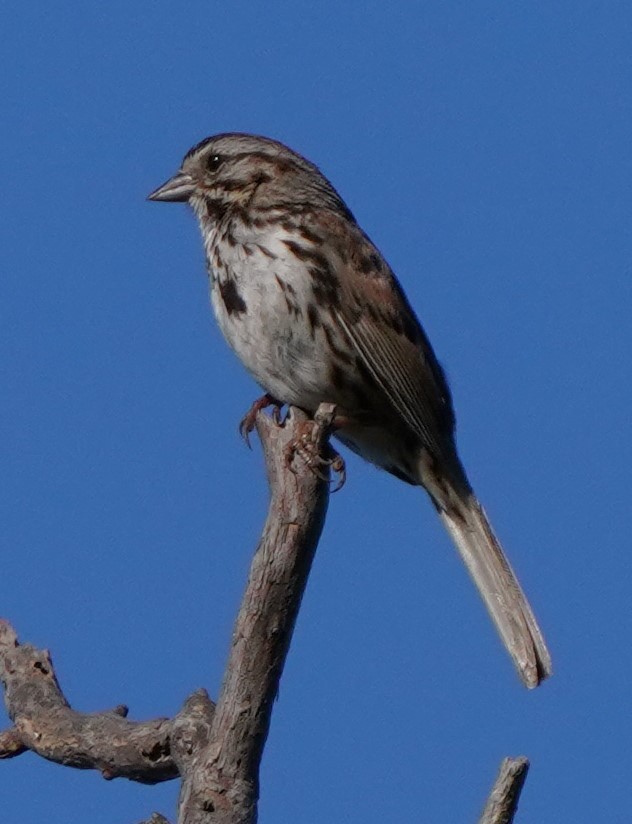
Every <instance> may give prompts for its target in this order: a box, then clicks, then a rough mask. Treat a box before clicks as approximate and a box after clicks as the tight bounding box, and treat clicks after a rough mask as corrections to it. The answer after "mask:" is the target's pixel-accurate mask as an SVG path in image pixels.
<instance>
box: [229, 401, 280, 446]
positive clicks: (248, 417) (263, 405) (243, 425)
mask: <svg viewBox="0 0 632 824" xmlns="http://www.w3.org/2000/svg"><path fill="white" fill-rule="evenodd" d="M268 406H273V407H274V409H273V411H272V420H273V421H274V422H275V423H276V424H279V425H280V424H281V407H282V406H283V404H282V403H279V401H278V400H277V399H276V398H273V397H272V395H268V393H267V392H266V394H265V395H262V396H261V397H260V398H257V400H256V401H255V402H254V403H253V405H252V406H251V407H250V409H249V410H248V411H247V412H246V414H245V415H244V417H243V418H242V419H241V422H240V424H239V434H240V435H241V437H242V438H243V439H244V440H245V441H246V445H247V446H248V448H249V449H252V446H251V444H250V433H251V432H252V430H253V429H254V428H255V424H256V422H257V415H258V414H259V412H261V410H262V409H267V407H268Z"/></svg>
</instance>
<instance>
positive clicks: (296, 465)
mask: <svg viewBox="0 0 632 824" xmlns="http://www.w3.org/2000/svg"><path fill="white" fill-rule="evenodd" d="M333 411H334V408H333V406H328V407H327V408H325V407H324V405H323V406H321V408H320V409H319V411H318V413H317V414H316V421H315V422H310V421H308V420H307V419H306V418H305V416H304V415H302V413H298V414H297V413H295V412H293V417H294V420H293V425H292V426H285V427H278V426H276V425H275V424H274V422H273V421H271V420H270V418H268V417H266V416H264V415H259V416H258V419H257V430H258V432H259V437H260V438H261V442H262V444H263V451H264V455H265V460H266V466H267V470H268V481H269V484H270V491H271V499H270V507H269V510H268V517H267V520H266V524H265V527H264V530H263V534H262V536H261V540H260V542H259V546H258V547H257V551H256V553H255V556H254V559H253V562H252V566H251V568H250V577H249V579H248V584H247V586H246V592H245V594H244V598H243V601H242V604H241V608H240V610H239V615H238V617H237V622H236V624H235V628H234V631H233V639H232V646H231V652H230V658H229V661H228V667H227V669H226V673H225V676H224V683H223V686H222V691H221V695H220V697H219V700H218V702H217V708H216V712H215V717H214V719H213V725H212V728H211V733H210V740H209V743H208V745H207V747H206V748H205V750H204V751H203V752H202V753H200V756H199V759H198V761H197V763H196V766H195V769H193V770H190V771H189V772H187V774H185V776H184V780H183V786H182V795H181V807H180V816H179V819H178V820H179V821H180V822H181V824H251V822H255V821H256V820H257V811H256V805H257V799H258V797H259V763H260V761H261V755H262V752H263V746H264V744H265V741H266V738H267V735H268V728H269V725H270V716H271V713H272V704H273V701H274V699H275V697H276V694H277V691H278V687H279V679H280V677H281V672H282V671H283V665H284V663H285V657H286V655H287V651H288V647H289V644H290V640H291V637H292V631H293V629H294V623H295V621H296V616H297V614H298V610H299V607H300V604H301V599H302V597H303V592H304V590H305V586H306V584H307V577H308V575H309V571H310V568H311V565H312V560H313V557H314V553H315V551H316V546H317V544H318V540H319V538H320V533H321V530H322V527H323V523H324V520H325V513H326V510H327V502H328V498H329V492H328V483H327V478H328V476H329V471H328V468H327V467H325V469H326V474H325V475H323V473H322V472H320V471H318V472H315V471H314V468H312V469H310V468H309V467H308V466H306V464H305V460H304V459H303V458H301V457H297V456H295V457H294V461H293V463H292V465H291V466H290V464H289V460H288V459H289V458H290V456H291V454H292V452H293V451H295V450H294V447H295V446H296V445H297V442H305V443H306V444H309V445H310V446H311V450H310V452H311V454H314V456H315V458H316V460H317V459H318V456H319V455H321V454H322V453H323V451H324V450H325V447H326V442H327V436H328V433H329V426H330V424H331V421H332V418H333ZM319 468H320V469H322V468H323V467H322V466H320V467H319Z"/></svg>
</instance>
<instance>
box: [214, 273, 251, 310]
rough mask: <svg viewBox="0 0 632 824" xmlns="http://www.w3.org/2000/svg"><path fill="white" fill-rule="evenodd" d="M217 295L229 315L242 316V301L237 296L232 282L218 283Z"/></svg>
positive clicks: (237, 293)
mask: <svg viewBox="0 0 632 824" xmlns="http://www.w3.org/2000/svg"><path fill="white" fill-rule="evenodd" d="M218 286H219V293H220V296H221V298H222V301H223V302H224V306H225V307H226V311H227V312H228V314H229V315H242V314H243V313H244V312H245V311H246V308H247V307H246V304H245V303H244V299H243V298H242V296H241V295H240V294H239V292H238V290H237V287H236V286H235V281H234V280H231V279H229V280H220V281H218Z"/></svg>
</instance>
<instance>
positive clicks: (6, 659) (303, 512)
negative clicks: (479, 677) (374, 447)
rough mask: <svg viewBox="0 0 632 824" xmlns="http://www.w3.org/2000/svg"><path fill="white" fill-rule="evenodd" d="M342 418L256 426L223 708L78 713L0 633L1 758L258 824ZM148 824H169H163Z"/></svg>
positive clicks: (491, 816) (200, 819) (515, 771)
mask: <svg viewBox="0 0 632 824" xmlns="http://www.w3.org/2000/svg"><path fill="white" fill-rule="evenodd" d="M333 413H334V408H333V406H331V405H323V406H321V407H320V409H319V410H318V412H317V414H316V416H315V420H314V421H310V420H308V419H307V417H306V416H305V415H304V414H303V413H302V412H300V411H297V410H292V412H291V415H290V417H289V419H288V420H287V421H286V422H285V423H284V424H283V425H281V426H280V425H279V424H277V423H276V422H275V421H274V420H272V419H270V418H268V417H267V416H265V415H263V414H262V413H259V415H258V416H257V430H258V432H259V436H260V439H261V443H262V445H263V452H264V457H265V461H266V467H267V471H268V480H269V485H270V492H271V498H270V505H269V509H268V516H267V520H266V524H265V527H264V530H263V534H262V536H261V539H260V541H259V545H258V547H257V550H256V552H255V555H254V558H253V561H252V565H251V569H250V575H249V579H248V584H247V586H246V591H245V594H244V598H243V601H242V604H241V608H240V611H239V615H238V617H237V621H236V623H235V628H234V631H233V638H232V644H231V650H230V656H229V661H228V665H227V668H226V672H225V676H224V682H223V686H222V690H221V694H220V697H219V700H218V703H217V706H215V705H214V704H213V702H212V701H211V700H210V699H209V697H208V695H207V694H206V692H205V691H204V690H199V691H198V692H196V693H194V694H193V695H191V696H190V697H189V698H188V699H187V701H186V702H185V704H184V706H183V708H182V710H181V711H180V712H179V713H178V714H177V715H176V716H175V717H174V718H173V719H166V718H160V719H155V720H153V721H145V722H133V721H129V720H128V719H127V718H126V715H127V708H126V707H123V706H119V707H116V708H114V709H113V710H110V711H108V712H102V713H97V714H85V713H80V712H76V711H75V710H73V709H72V708H71V707H70V705H69V704H68V701H67V700H66V698H65V697H64V695H63V693H62V691H61V688H60V686H59V684H58V682H57V678H56V676H55V672H54V670H53V665H52V661H51V657H50V655H49V653H48V652H47V651H46V650H39V649H36V648H35V647H33V646H31V645H28V644H24V645H20V644H19V643H18V640H17V636H16V633H15V631H14V630H13V628H12V627H11V626H10V625H9V624H8V623H7V622H0V680H2V683H3V684H4V688H5V702H6V706H7V710H8V713H9V717H10V718H11V720H12V722H13V727H12V728H10V729H9V730H6V731H4V732H2V733H0V758H12V757H16V756H18V755H20V754H21V753H22V752H25V751H27V750H32V751H33V752H35V753H38V754H39V755H41V756H42V757H43V758H46V759H48V760H51V761H55V762H57V763H60V764H65V765H67V766H73V767H78V768H79V769H96V770H99V771H100V772H101V774H102V775H103V776H104V778H107V779H111V778H117V777H124V778H128V779H131V780H133V781H139V782H142V783H146V784H153V783H157V782H159V781H166V780H168V779H171V778H175V777H177V776H180V777H181V779H182V785H181V791H180V798H179V802H178V822H179V824H255V822H256V820H257V801H258V797H259V765H260V761H261V756H262V753H263V748H264V745H265V741H266V738H267V735H268V730H269V726H270V716H271V713H272V706H273V702H274V699H275V697H276V695H277V691H278V687H279V680H280V678H281V673H282V671H283V666H284V663H285V658H286V655H287V652H288V649H289V645H290V641H291V638H292V632H293V629H294V624H295V621H296V617H297V614H298V610H299V607H300V604H301V599H302V596H303V592H304V590H305V586H306V583H307V578H308V575H309V571H310V568H311V564H312V560H313V558H314V553H315V551H316V546H317V544H318V540H319V538H320V534H321V531H322V527H323V524H324V519H325V513H326V510H327V503H328V499H329V487H328V479H329V464H330V463H331V461H330V460H328V458H329V457H330V454H329V453H330V447H329V446H328V442H327V438H328V434H329V429H330V426H331V422H332V420H333ZM527 768H528V762H527V760H526V759H506V760H505V761H504V762H503V764H502V766H501V771H500V774H499V777H498V779H497V781H496V784H495V786H494V789H493V790H492V793H491V795H490V797H489V800H488V802H487V805H486V807H485V811H484V812H483V815H482V817H481V819H480V821H479V824H511V822H512V821H513V816H514V814H515V810H516V807H517V803H518V796H519V794H520V790H521V788H522V784H523V782H524V778H525V776H526V771H527ZM148 822H152V824H157V823H158V822H161V824H164V822H166V819H165V818H163V817H162V816H161V815H159V814H157V813H155V814H154V815H153V816H152V817H151V818H150V819H148Z"/></svg>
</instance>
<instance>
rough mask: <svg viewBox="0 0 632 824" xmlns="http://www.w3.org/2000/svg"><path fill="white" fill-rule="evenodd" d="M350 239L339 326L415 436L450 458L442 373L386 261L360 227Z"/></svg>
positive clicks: (450, 426)
mask: <svg viewBox="0 0 632 824" xmlns="http://www.w3.org/2000/svg"><path fill="white" fill-rule="evenodd" d="M353 230H355V231H353ZM347 231H349V230H348V229H347ZM351 233H352V234H355V237H353V238H352V241H353V242H352V243H351V250H352V251H351V256H350V257H349V258H348V261H347V263H346V265H345V266H344V267H343V271H341V272H340V277H341V281H342V283H343V292H346V293H347V295H348V297H349V300H342V301H340V302H339V303H338V305H337V306H336V307H335V308H334V311H335V313H336V316H337V319H338V322H339V323H340V325H341V326H342V327H343V329H344V330H345V332H346V333H347V335H348V336H349V338H350V340H351V341H352V343H353V345H354V346H355V348H356V350H357V352H358V354H359V355H360V357H361V358H362V361H363V363H364V365H365V366H366V368H367V369H368V370H369V372H370V373H371V375H372V376H373V379H374V380H375V381H376V383H377V384H378V385H379V386H380V388H381V389H382V391H383V392H384V394H385V396H386V397H387V398H388V401H389V403H390V404H391V406H392V407H393V409H395V410H396V411H397V412H398V413H399V415H400V416H401V418H402V419H403V420H404V421H405V422H406V424H407V425H408V427H409V428H410V429H411V431H412V432H414V433H415V434H416V435H417V437H418V438H419V439H420V441H421V442H422V444H423V445H424V446H425V447H426V448H427V449H428V450H429V451H430V452H431V454H433V455H435V456H439V455H441V454H444V455H450V456H451V455H452V454H453V437H454V412H453V409H452V398H451V395H450V390H449V387H448V384H447V381H446V378H445V375H444V373H443V369H442V368H441V366H440V364H439V362H438V360H437V358H436V356H435V354H434V351H433V349H432V346H431V345H430V341H429V340H428V338H427V337H426V334H425V332H424V331H423V329H422V327H421V324H420V323H419V321H418V320H417V317H416V316H415V313H414V312H413V310H412V308H411V306H410V304H409V303H408V300H407V298H406V296H405V294H404V292H403V290H402V288H401V286H400V285H399V283H398V281H397V279H396V277H395V275H394V274H393V272H392V271H391V269H390V267H389V266H388V264H387V263H386V261H385V260H384V258H383V257H382V256H381V254H380V253H379V252H378V250H377V249H376V248H375V247H374V246H373V244H372V243H371V241H370V240H369V239H368V238H367V237H366V236H365V235H364V233H362V231H361V230H360V229H359V228H358V227H357V226H354V227H352V232H351ZM347 251H348V250H347Z"/></svg>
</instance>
